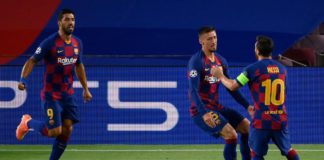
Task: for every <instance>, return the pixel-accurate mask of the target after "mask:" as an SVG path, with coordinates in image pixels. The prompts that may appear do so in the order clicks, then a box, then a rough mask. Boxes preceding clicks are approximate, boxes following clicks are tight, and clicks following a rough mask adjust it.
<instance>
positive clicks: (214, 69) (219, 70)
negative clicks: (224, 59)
mask: <svg viewBox="0 0 324 160" xmlns="http://www.w3.org/2000/svg"><path fill="white" fill-rule="evenodd" d="M210 73H211V74H212V75H213V76H214V77H216V78H218V79H219V78H221V77H222V76H224V74H223V68H222V67H221V66H217V67H214V66H213V67H212V68H211V70H210Z"/></svg>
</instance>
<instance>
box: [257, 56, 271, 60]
mask: <svg viewBox="0 0 324 160" xmlns="http://www.w3.org/2000/svg"><path fill="white" fill-rule="evenodd" d="M263 59H272V56H269V57H263V56H258V60H259V61H260V60H263Z"/></svg>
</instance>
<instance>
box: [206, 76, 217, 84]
mask: <svg viewBox="0 0 324 160" xmlns="http://www.w3.org/2000/svg"><path fill="white" fill-rule="evenodd" d="M205 81H207V82H209V84H214V83H217V82H219V81H220V80H219V79H218V78H216V77H214V76H205Z"/></svg>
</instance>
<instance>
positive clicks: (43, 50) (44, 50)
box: [32, 39, 50, 62]
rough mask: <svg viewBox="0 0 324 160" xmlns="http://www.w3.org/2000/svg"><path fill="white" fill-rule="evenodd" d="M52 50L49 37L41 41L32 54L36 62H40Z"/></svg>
mask: <svg viewBox="0 0 324 160" xmlns="http://www.w3.org/2000/svg"><path fill="white" fill-rule="evenodd" d="M49 51H50V41H49V39H45V40H44V41H43V42H41V43H40V45H39V46H38V47H37V49H36V51H35V53H34V55H33V56H32V58H33V59H35V60H36V62H39V61H40V60H42V59H43V58H44V57H45V56H46V54H48V52H49Z"/></svg>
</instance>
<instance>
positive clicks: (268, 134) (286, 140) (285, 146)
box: [249, 127, 291, 157]
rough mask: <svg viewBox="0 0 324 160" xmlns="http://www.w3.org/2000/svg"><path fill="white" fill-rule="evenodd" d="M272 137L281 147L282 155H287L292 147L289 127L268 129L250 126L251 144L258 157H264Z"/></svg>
mask: <svg viewBox="0 0 324 160" xmlns="http://www.w3.org/2000/svg"><path fill="white" fill-rule="evenodd" d="M270 139H271V140H272V141H273V143H274V144H275V145H276V146H277V147H278V148H279V150H280V152H281V154H282V155H285V156H286V155H287V154H288V151H289V149H290V148H291V144H290V137H289V134H288V129H284V130H266V129H255V128H252V127H251V128H250V138H249V145H250V148H251V149H252V150H253V151H254V152H255V153H256V155H257V156H258V157H263V156H265V155H266V154H267V152H268V143H269V141H270Z"/></svg>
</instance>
